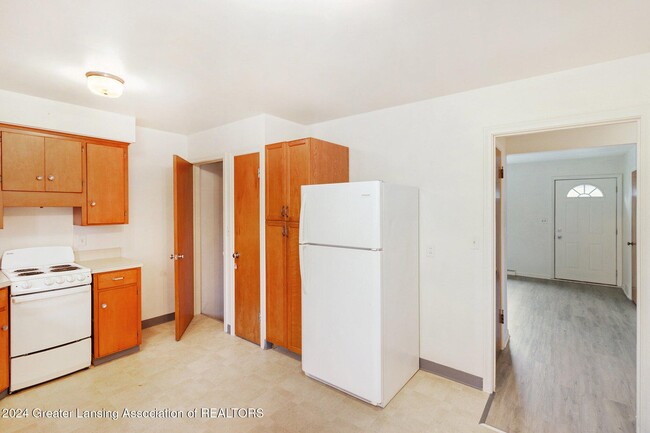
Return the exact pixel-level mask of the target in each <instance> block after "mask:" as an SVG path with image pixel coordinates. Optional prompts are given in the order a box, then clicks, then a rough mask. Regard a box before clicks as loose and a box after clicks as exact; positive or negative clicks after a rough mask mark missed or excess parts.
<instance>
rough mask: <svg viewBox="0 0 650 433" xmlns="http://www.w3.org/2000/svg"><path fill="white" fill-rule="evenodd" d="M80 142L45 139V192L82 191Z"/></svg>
mask: <svg viewBox="0 0 650 433" xmlns="http://www.w3.org/2000/svg"><path fill="white" fill-rule="evenodd" d="M82 167H83V157H82V142H80V141H74V140H61V139H56V138H45V171H44V173H45V191H52V192H82V191H83V180H82V179H83V169H82Z"/></svg>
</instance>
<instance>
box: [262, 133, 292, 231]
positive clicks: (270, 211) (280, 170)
mask: <svg viewBox="0 0 650 433" xmlns="http://www.w3.org/2000/svg"><path fill="white" fill-rule="evenodd" d="M286 153H287V152H286V147H285V146H284V143H277V144H271V145H269V146H266V170H265V171H266V219H267V220H275V221H281V220H282V219H284V213H285V206H286V203H287V199H286V193H287V191H286V182H285V181H284V173H285V171H286V165H287V163H286V161H287V157H286Z"/></svg>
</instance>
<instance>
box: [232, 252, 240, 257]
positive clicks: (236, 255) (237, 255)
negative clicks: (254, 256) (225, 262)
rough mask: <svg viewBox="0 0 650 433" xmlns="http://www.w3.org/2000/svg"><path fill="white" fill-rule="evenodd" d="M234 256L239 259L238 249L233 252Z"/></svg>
mask: <svg viewBox="0 0 650 433" xmlns="http://www.w3.org/2000/svg"><path fill="white" fill-rule="evenodd" d="M232 258H233V259H238V258H239V253H238V252H237V251H235V252H234V253H233V254H232Z"/></svg>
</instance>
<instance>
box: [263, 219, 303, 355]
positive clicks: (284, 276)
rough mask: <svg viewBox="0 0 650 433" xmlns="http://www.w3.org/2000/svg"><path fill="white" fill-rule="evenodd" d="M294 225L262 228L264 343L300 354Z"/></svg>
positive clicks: (298, 264) (278, 222)
mask: <svg viewBox="0 0 650 433" xmlns="http://www.w3.org/2000/svg"><path fill="white" fill-rule="evenodd" d="M300 290H301V288H300V261H299V256H298V223H285V222H280V221H269V222H268V223H267V224H266V340H267V341H269V342H271V343H273V344H275V345H278V346H282V347H285V348H287V349H289V350H291V351H292V352H295V353H298V354H299V353H301V352H302V322H301V320H302V316H301V297H300Z"/></svg>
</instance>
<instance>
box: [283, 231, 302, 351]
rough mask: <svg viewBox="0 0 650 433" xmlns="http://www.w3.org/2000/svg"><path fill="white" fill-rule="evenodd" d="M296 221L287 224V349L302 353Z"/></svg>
mask: <svg viewBox="0 0 650 433" xmlns="http://www.w3.org/2000/svg"><path fill="white" fill-rule="evenodd" d="M298 232H299V226H298V223H289V224H288V226H287V238H286V239H287V305H288V314H287V316H288V321H287V322H288V324H287V326H288V338H287V339H288V341H287V349H289V350H291V351H292V352H295V353H298V354H300V353H302V305H301V304H302V297H301V284H300V258H299V256H298V249H299V245H298Z"/></svg>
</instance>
